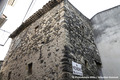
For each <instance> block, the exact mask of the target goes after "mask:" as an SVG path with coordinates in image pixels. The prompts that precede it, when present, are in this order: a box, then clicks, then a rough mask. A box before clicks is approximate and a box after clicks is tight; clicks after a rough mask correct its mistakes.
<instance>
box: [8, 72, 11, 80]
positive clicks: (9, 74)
mask: <svg viewBox="0 0 120 80" xmlns="http://www.w3.org/2000/svg"><path fill="white" fill-rule="evenodd" d="M10 78H11V71H10V72H9V73H8V80H10Z"/></svg>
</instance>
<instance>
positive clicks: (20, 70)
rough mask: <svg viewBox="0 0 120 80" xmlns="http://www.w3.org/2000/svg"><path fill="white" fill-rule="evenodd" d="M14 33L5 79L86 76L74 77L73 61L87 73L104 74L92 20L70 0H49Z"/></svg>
mask: <svg viewBox="0 0 120 80" xmlns="http://www.w3.org/2000/svg"><path fill="white" fill-rule="evenodd" d="M10 37H11V38H12V39H13V40H12V43H11V46H10V49H9V51H8V54H7V56H6V58H5V60H4V63H3V66H2V71H1V74H2V75H3V76H2V80H83V79H77V78H73V77H74V76H77V75H74V74H73V71H72V61H74V62H76V63H79V64H81V65H82V72H83V77H86V76H94V77H97V76H99V75H101V60H100V57H99V53H98V50H97V47H96V45H95V43H94V39H93V32H92V29H91V23H90V20H89V19H87V18H86V17H85V16H84V15H83V14H82V13H80V12H79V11H78V10H77V9H76V8H74V7H73V6H72V4H71V3H69V2H68V1H67V0H51V1H49V2H48V3H47V4H46V5H45V6H44V7H43V9H40V10H38V11H37V12H36V13H35V14H33V15H32V16H31V17H30V18H29V19H28V20H26V21H25V22H24V23H23V24H22V25H21V26H20V27H19V28H18V29H17V30H16V31H14V32H13V33H12V34H11V35H10ZM78 77H80V76H78ZM86 80H99V79H98V78H95V79H86Z"/></svg>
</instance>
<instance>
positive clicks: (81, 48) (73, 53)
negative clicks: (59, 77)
mask: <svg viewBox="0 0 120 80" xmlns="http://www.w3.org/2000/svg"><path fill="white" fill-rule="evenodd" d="M64 16H65V24H64V27H65V29H66V30H67V38H68V40H67V41H68V42H67V44H66V46H65V57H66V60H65V63H66V64H67V66H66V68H67V69H66V75H67V76H68V78H69V79H70V80H72V78H71V76H76V75H73V74H72V71H71V70H72V66H71V62H72V61H74V62H77V63H79V64H81V65H82V71H83V76H84V77H85V76H94V77H95V76H96V77H97V76H102V75H101V70H100V68H99V67H98V66H101V60H100V56H99V53H98V50H97V47H96V45H95V43H94V38H93V31H92V29H91V22H90V21H89V20H88V18H86V17H85V16H84V15H83V14H82V13H80V12H79V11H78V10H77V9H76V8H74V6H72V4H70V3H69V2H68V1H66V2H65V15H64ZM68 78H67V79H68ZM75 80H79V79H77V78H76V79H75ZM80 80H81V79H80ZM91 80H94V79H91Z"/></svg>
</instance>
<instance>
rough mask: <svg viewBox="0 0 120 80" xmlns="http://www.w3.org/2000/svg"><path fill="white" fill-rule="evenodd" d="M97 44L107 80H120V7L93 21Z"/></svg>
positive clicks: (101, 14)
mask: <svg viewBox="0 0 120 80" xmlns="http://www.w3.org/2000/svg"><path fill="white" fill-rule="evenodd" d="M91 21H92V24H93V31H94V37H95V42H96V44H97V47H98V50H99V52H100V56H101V60H102V66H103V68H102V71H103V75H104V76H107V77H119V78H111V79H108V78H106V79H105V80H120V6H117V7H115V8H112V9H109V10H107V11H104V12H101V13H98V14H97V15H95V16H94V17H93V18H92V19H91Z"/></svg>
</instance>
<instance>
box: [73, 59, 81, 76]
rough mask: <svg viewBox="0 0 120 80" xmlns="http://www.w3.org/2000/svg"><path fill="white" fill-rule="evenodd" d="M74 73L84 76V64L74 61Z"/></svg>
mask: <svg viewBox="0 0 120 80" xmlns="http://www.w3.org/2000/svg"><path fill="white" fill-rule="evenodd" d="M72 69H73V74H75V75H80V76H83V73H82V65H81V64H78V63H76V62H74V61H72Z"/></svg>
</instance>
